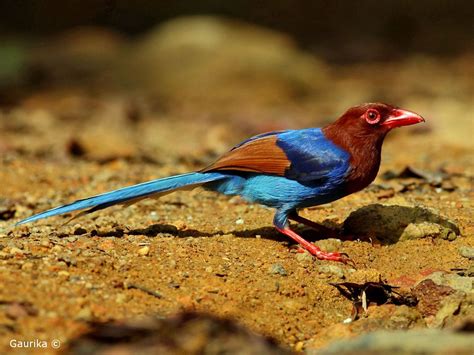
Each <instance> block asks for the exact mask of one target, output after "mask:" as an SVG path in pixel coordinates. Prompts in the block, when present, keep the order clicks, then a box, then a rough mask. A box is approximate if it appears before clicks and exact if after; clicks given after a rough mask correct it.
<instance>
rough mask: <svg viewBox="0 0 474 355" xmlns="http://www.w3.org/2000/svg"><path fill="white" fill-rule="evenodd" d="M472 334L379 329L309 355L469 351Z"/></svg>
mask: <svg viewBox="0 0 474 355" xmlns="http://www.w3.org/2000/svg"><path fill="white" fill-rule="evenodd" d="M472 349H474V337H473V336H472V334H470V333H468V332H465V333H455V332H450V331H440V330H416V331H392V332H389V331H386V330H380V331H376V332H373V333H369V334H365V335H362V336H359V337H357V338H355V339H348V340H340V341H336V342H335V343H332V344H331V345H329V346H328V347H327V348H325V349H322V350H319V351H316V350H308V351H307V353H308V354H318V355H324V354H351V355H354V354H405V355H408V354H413V355H415V354H466V355H467V354H472Z"/></svg>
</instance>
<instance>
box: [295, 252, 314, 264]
mask: <svg viewBox="0 0 474 355" xmlns="http://www.w3.org/2000/svg"><path fill="white" fill-rule="evenodd" d="M296 260H298V262H300V263H308V262H312V261H313V256H312V255H311V254H310V253H308V252H307V251H305V252H304V253H296Z"/></svg>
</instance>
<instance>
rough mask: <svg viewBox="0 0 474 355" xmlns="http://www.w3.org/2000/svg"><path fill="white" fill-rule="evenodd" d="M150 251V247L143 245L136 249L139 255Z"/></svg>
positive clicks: (144, 254) (145, 254)
mask: <svg viewBox="0 0 474 355" xmlns="http://www.w3.org/2000/svg"><path fill="white" fill-rule="evenodd" d="M149 253H150V247H149V246H148V245H145V246H144V247H142V248H140V249H138V254H139V255H141V256H147V255H148V254H149Z"/></svg>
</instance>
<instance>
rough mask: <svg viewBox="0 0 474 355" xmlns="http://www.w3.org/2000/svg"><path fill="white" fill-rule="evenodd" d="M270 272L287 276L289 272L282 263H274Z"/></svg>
mask: <svg viewBox="0 0 474 355" xmlns="http://www.w3.org/2000/svg"><path fill="white" fill-rule="evenodd" d="M268 272H269V273H270V274H273V275H277V274H278V275H281V276H287V275H288V273H287V272H286V270H285V268H284V267H283V266H282V265H281V264H273V265H272V266H270V268H269V269H268Z"/></svg>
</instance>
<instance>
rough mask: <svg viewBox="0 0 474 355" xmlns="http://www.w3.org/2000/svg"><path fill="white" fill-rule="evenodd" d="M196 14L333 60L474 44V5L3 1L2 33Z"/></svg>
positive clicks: (136, 28) (138, 26)
mask: <svg viewBox="0 0 474 355" xmlns="http://www.w3.org/2000/svg"><path fill="white" fill-rule="evenodd" d="M200 14H209V15H219V16H225V17H230V18H235V19H240V20H244V21H247V22H251V23H255V24H258V25H261V26H265V27H269V28H272V29H276V30H278V31H282V32H285V33H288V34H289V35H290V36H292V37H293V38H295V39H296V40H297V41H298V43H300V44H301V45H302V46H304V47H306V48H309V49H311V51H313V52H315V53H317V54H318V55H320V56H323V57H325V58H328V59H331V60H332V61H335V60H336V61H343V62H345V61H352V60H367V59H393V58H402V57H404V56H405V55H406V54H407V53H410V52H423V53H433V54H446V53H447V54H449V53H451V54H452V53H459V52H460V51H464V50H466V49H472V48H473V46H474V43H473V41H472V38H473V27H472V19H473V18H474V2H472V1H467V0H418V1H412V0H386V1H378V0H360V1H343V0H336V1H325V0H297V1H294V0H277V1H271V0H260V1H250V0H233V1H218V0H201V1H190V0H177V1H164V0H161V1H160V0H158V1H148V0H135V1H132V0H81V1H79V0H69V1H61V0H41V1H17V0H2V1H1V2H0V33H1V32H4V33H16V32H21V33H23V34H30V35H39V34H40V35H44V34H53V33H57V32H62V31H64V30H66V29H68V28H71V27H76V26H105V27H109V28H113V29H115V30H118V31H121V32H123V33H127V34H139V33H142V32H145V31H148V30H149V29H150V28H152V27H154V26H155V25H156V24H157V23H161V22H163V21H166V20H169V19H171V18H173V17H177V16H183V15H200Z"/></svg>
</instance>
